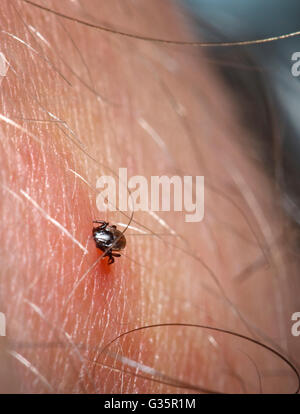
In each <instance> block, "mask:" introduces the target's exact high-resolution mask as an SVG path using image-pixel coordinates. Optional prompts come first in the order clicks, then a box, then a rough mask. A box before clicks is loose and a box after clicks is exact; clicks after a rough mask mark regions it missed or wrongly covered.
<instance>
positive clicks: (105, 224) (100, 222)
mask: <svg viewBox="0 0 300 414" xmlns="http://www.w3.org/2000/svg"><path fill="white" fill-rule="evenodd" d="M93 223H98V224H102V226H99V227H100V229H102V230H104V229H105V228H106V227H107V226H108V223H107V221H103V220H93Z"/></svg>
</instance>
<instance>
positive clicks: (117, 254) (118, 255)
mask: <svg viewBox="0 0 300 414" xmlns="http://www.w3.org/2000/svg"><path fill="white" fill-rule="evenodd" d="M111 255H112V256H115V257H121V255H120V254H119V253H112V254H111Z"/></svg>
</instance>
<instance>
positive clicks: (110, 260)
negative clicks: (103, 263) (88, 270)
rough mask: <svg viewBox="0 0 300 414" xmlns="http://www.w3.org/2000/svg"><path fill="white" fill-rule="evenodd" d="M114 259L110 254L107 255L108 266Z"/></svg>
mask: <svg viewBox="0 0 300 414" xmlns="http://www.w3.org/2000/svg"><path fill="white" fill-rule="evenodd" d="M114 261H115V259H114V258H113V257H112V254H110V255H109V259H108V264H109V265H110V264H113V263H114Z"/></svg>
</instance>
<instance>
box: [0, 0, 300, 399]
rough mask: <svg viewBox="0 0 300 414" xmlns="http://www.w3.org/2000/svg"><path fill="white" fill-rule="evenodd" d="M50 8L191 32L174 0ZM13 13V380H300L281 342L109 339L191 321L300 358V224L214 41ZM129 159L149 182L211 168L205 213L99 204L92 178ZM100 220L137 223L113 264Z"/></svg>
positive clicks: (224, 388)
mask: <svg viewBox="0 0 300 414" xmlns="http://www.w3.org/2000/svg"><path fill="white" fill-rule="evenodd" d="M40 4H43V3H40ZM99 4H100V5H101V7H100V6H99ZM47 7H49V8H51V9H54V10H58V11H59V12H61V13H63V14H66V15H69V16H70V15H72V16H76V17H78V18H80V19H81V20H85V21H90V22H92V23H93V24H101V25H105V26H109V27H114V28H118V29H120V30H122V31H129V32H131V33H139V34H144V35H148V36H151V37H156V38H159V37H161V38H167V39H187V38H189V39H192V38H193V37H192V35H191V33H190V32H189V29H188V27H189V24H188V21H187V20H186V19H185V18H184V17H183V15H182V13H180V12H179V11H178V10H177V9H176V8H175V6H174V5H173V4H171V2H160V1H159V0H153V1H151V2H148V1H139V2H138V3H137V4H136V3H133V2H130V1H126V2H125V1H122V2H121V1H117V0H115V1H110V2H97V1H94V0H91V1H89V2H84V1H81V2H79V1H75V2H72V3H71V2H67V1H49V2H47ZM158 10H159V11H158ZM0 21H1V27H2V31H1V52H2V53H3V54H4V56H5V58H6V60H7V61H8V62H9V68H8V72H7V74H6V76H5V77H4V78H3V79H2V82H1V85H0V88H1V104H0V105H1V111H0V114H1V115H2V117H1V119H0V121H1V122H0V127H1V129H0V134H1V152H0V157H1V187H0V191H1V201H2V202H1V204H0V208H1V221H0V225H1V231H0V234H1V258H0V260H1V273H0V277H1V296H0V301H1V302H0V306H1V308H0V311H2V312H3V313H5V315H6V321H7V322H6V325H7V335H6V337H3V338H0V339H1V361H2V363H1V366H2V367H3V369H2V370H1V371H0V375H1V378H0V384H1V390H2V391H3V392H60V393H64V392H67V393H94V392H96V393H144V392H147V393H148V392H149V393H156V392H159V393H168V392H178V393H181V392H191V391H201V389H204V390H214V391H219V392H260V391H263V392H267V391H269V392H293V391H295V389H296V386H297V382H296V378H295V374H294V373H293V372H292V371H291V370H290V368H289V367H288V366H287V365H286V364H285V363H284V362H283V361H281V360H280V359H279V358H278V357H275V356H273V355H272V354H271V352H270V351H267V350H263V349H262V348H260V347H259V346H258V345H254V344H252V343H251V342H250V341H245V340H241V339H237V338H234V337H232V336H231V335H230V334H221V333H218V332H216V331H211V330H207V329H203V328H195V327H184V326H181V325H180V326H179V325H177V326H162V327H153V328H148V329H144V330H142V331H138V332H135V333H131V334H128V335H125V336H123V337H122V338H121V339H120V340H119V341H116V342H114V343H113V344H112V345H111V346H109V347H108V348H105V349H104V347H105V346H106V345H107V344H109V343H110V342H111V341H112V340H113V339H114V338H116V337H118V336H119V335H121V334H122V333H125V332H127V331H130V330H133V329H135V328H139V327H143V326H150V325H157V324H174V323H176V324H183V325H184V324H195V325H206V326H211V327H215V328H220V329H226V330H230V331H233V332H237V333H240V334H243V335H246V336H247V337H250V338H255V339H256V340H259V341H261V342H264V343H266V344H267V345H269V346H271V347H272V348H274V349H276V350H278V351H280V352H281V353H283V354H284V355H286V356H287V357H288V359H289V360H291V361H293V363H294V364H296V366H297V363H298V362H299V358H300V356H299V352H298V351H297V345H298V343H299V339H297V337H293V336H292V335H291V315H292V313H293V312H296V311H297V310H299V301H298V298H297V296H299V295H297V293H298V292H299V281H298V280H297V277H296V276H297V274H296V273H297V254H296V253H295V249H294V234H293V227H292V225H291V224H290V223H289V221H288V219H287V218H286V217H285V215H284V214H283V212H282V211H281V210H280V206H279V202H278V194H277V192H276V190H275V185H274V184H273V183H272V180H271V178H270V177H268V176H267V175H266V173H265V171H264V166H263V163H262V162H261V161H260V159H259V157H258V156H257V155H256V153H255V150H254V149H253V148H252V147H251V144H250V140H251V139H252V138H253V132H251V131H248V130H245V129H244V128H243V126H242V125H241V122H240V121H239V116H238V104H236V103H235V102H234V101H233V99H231V96H230V93H229V92H228V91H227V90H226V88H225V86H224V85H223V84H222V82H221V81H220V79H219V78H218V75H217V71H216V70H215V68H214V66H213V65H211V64H210V63H209V62H208V61H207V60H206V58H205V54H204V52H203V50H201V49H199V48H191V47H189V46H174V45H164V44H156V43H153V42H147V41H143V40H137V39H132V38H126V37H124V36H120V35H116V34H112V33H107V32H103V31H100V30H96V29H92V28H89V27H86V26H84V25H82V24H78V23H75V22H72V21H68V20H66V19H62V18H59V17H58V16H55V15H53V14H51V13H50V12H47V11H42V10H39V9H38V8H35V7H33V6H31V5H29V4H25V3H24V2H23V1H20V0H18V1H8V0H3V1H2V2H1V10H0ZM154 21H155V25H154V23H153V22H154ZM153 131H155V132H153ZM155 134H157V135H158V136H159V140H158V139H157V135H155ZM120 167H126V168H127V169H128V176H129V177H130V176H133V175H143V176H145V177H146V178H147V179H150V177H151V176H154V175H155V176H160V175H165V174H167V175H170V176H173V175H180V176H184V175H190V176H204V177H205V216H204V219H203V221H201V222H199V223H187V222H185V220H184V216H185V214H184V212H183V213H179V212H172V211H171V212H157V213H156V215H153V214H151V213H149V212H138V211H137V212H135V213H134V215H133V220H131V218H130V217H131V213H130V211H127V212H126V213H125V214H122V213H120V212H107V213H105V214H104V213H100V212H99V211H98V210H97V207H96V196H97V189H96V181H97V179H98V177H100V176H101V175H113V174H118V169H119V168H120ZM96 219H98V220H107V221H109V222H111V223H121V224H122V223H123V224H124V225H126V224H128V223H129V221H130V220H131V221H130V226H132V227H133V229H131V228H128V229H127V230H126V232H125V235H126V239H127V246H126V250H125V251H124V253H122V257H121V258H117V259H116V262H115V263H114V264H113V265H111V266H109V265H108V264H107V259H106V258H105V259H101V257H100V256H101V251H100V250H98V249H96V247H95V244H94V242H93V240H92V238H91V233H92V227H93V224H92V221H93V220H96ZM119 228H120V229H121V230H124V228H125V227H122V225H120V227H119ZM85 248H86V249H87V254H85V253H84V251H83V250H84V249H85ZM245 269H246V270H245ZM297 306H298V308H297ZM298 348H299V346H298ZM103 349H104V350H103ZM147 367H148V368H147ZM149 367H151V368H153V371H150V372H149Z"/></svg>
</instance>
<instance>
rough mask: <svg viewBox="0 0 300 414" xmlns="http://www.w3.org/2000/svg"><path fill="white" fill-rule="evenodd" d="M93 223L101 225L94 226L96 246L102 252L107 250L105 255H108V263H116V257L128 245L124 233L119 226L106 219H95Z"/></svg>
mask: <svg viewBox="0 0 300 414" xmlns="http://www.w3.org/2000/svg"><path fill="white" fill-rule="evenodd" d="M93 223H98V224H100V226H97V227H94V228H93V238H94V240H95V243H96V247H97V248H98V249H100V250H101V251H102V252H105V255H104V257H105V256H108V264H112V263H114V261H115V259H114V257H120V256H121V255H120V254H119V253H115V252H118V251H120V250H123V249H124V248H125V246H126V239H125V236H124V234H123V233H122V232H121V231H120V230H118V229H117V226H114V225H113V226H110V225H109V223H108V222H106V221H98V220H95V221H93Z"/></svg>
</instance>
